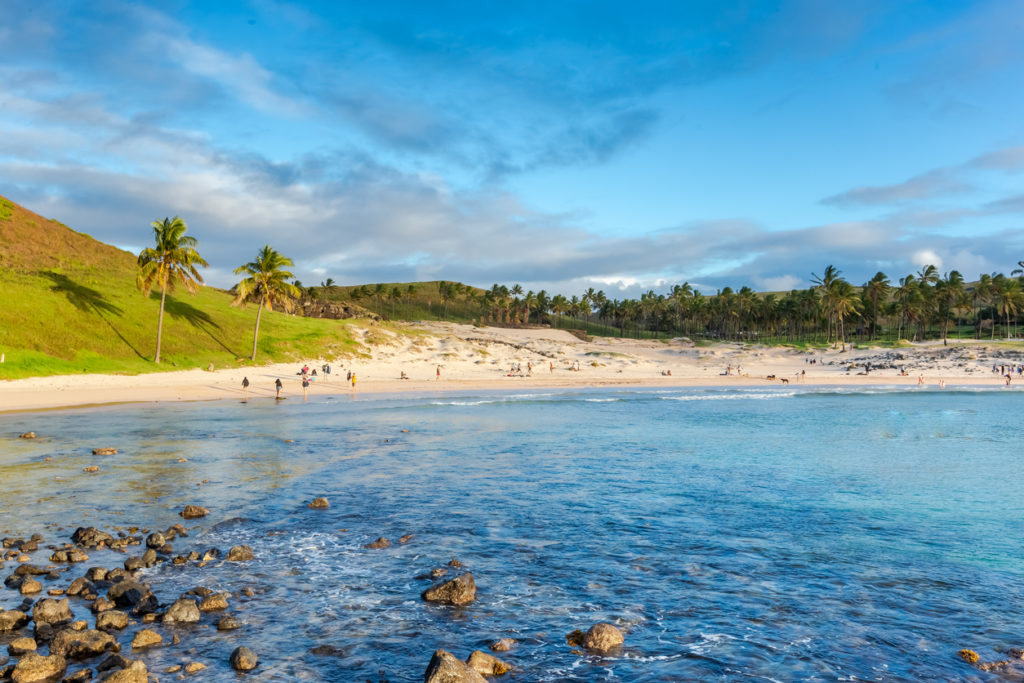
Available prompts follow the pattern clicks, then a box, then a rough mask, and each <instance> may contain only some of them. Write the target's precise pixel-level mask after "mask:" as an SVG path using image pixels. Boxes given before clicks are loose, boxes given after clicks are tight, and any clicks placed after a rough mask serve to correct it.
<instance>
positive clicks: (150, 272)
mask: <svg viewBox="0 0 1024 683" xmlns="http://www.w3.org/2000/svg"><path fill="white" fill-rule="evenodd" d="M152 228H153V232H154V237H155V242H156V245H155V246H154V247H149V248H146V249H143V250H142V251H141V252H140V253H139V256H138V266H139V270H138V275H137V279H136V285H137V286H138V288H139V289H140V290H141V291H142V292H143V294H145V295H147V296H148V295H149V294H150V292H151V291H153V290H159V291H160V313H159V319H158V323H157V340H156V354H155V357H154V360H155V361H156V362H158V363H159V362H160V345H161V341H162V335H163V314H164V301H165V299H166V296H167V293H168V292H173V291H174V289H175V288H176V287H177V286H183V287H185V289H186V290H187V291H189V292H190V293H193V294H194V293H195V292H196V290H197V288H198V286H199V285H201V284H203V278H202V276H201V274H200V273H199V271H198V267H199V266H202V267H206V266H207V265H208V264H207V262H206V261H205V260H203V258H202V257H201V256H200V255H199V252H198V251H197V249H196V247H197V246H198V243H197V241H196V239H195V238H194V237H192V236H191V235H186V234H185V233H186V231H187V230H188V227H187V226H186V224H185V221H183V220H182V219H181V218H180V217H178V216H175V217H174V218H165V219H163V220H162V221H154V222H153V223H152ZM292 265H293V263H292V260H291V259H289V258H287V257H286V256H283V255H282V254H280V253H279V252H277V251H276V250H275V249H273V248H272V247H270V246H269V245H265V246H264V247H263V248H262V249H260V250H259V252H258V253H257V255H256V259H255V260H253V261H250V262H249V263H246V264H244V265H241V266H239V267H238V268H236V269H235V270H234V272H235V274H236V275H245V277H244V278H242V279H241V280H240V281H239V282H238V283H237V284H235V285H234V287H233V288H232V291H233V292H234V294H235V298H234V300H233V301H232V305H235V306H244V305H245V304H247V303H255V304H257V306H258V308H257V313H256V324H255V328H254V330H253V345H252V360H255V359H256V345H257V342H258V339H259V327H260V319H261V316H262V312H263V309H264V308H266V309H267V310H273V309H274V308H275V307H276V308H281V309H283V310H286V311H289V310H291V309H292V307H293V306H294V304H295V303H296V301H298V300H299V299H300V298H302V297H303V296H308V297H311V298H315V297H316V296H317V294H318V291H317V289H316V288H315V287H308V288H304V287H303V286H302V283H301V282H299V281H298V280H296V279H295V278H294V276H293V275H292V273H291V272H290V271H288V270H286V268H287V267H289V266H292ZM1017 266H1018V268H1017V269H1015V270H1013V271H1012V272H1011V273H1010V275H1004V274H1003V273H990V274H987V273H983V274H981V276H980V277H979V278H978V280H977V281H975V282H973V283H967V282H966V281H965V279H964V277H963V275H961V274H960V273H959V272H958V271H955V270H953V271H950V272H948V273H945V274H942V273H940V272H939V270H938V269H937V268H936V267H935V266H933V265H929V266H925V267H924V268H922V269H921V270H919V271H918V272H916V273H909V274H907V275H906V276H904V277H901V278H899V279H898V280H897V281H896V282H893V281H891V280H890V278H889V277H888V276H887V275H886V274H885V273H882V272H879V273H876V274H875V276H874V277H872V278H871V279H870V280H869V281H867V282H865V283H863V284H862V285H860V286H855V285H853V284H852V283H850V282H849V281H848V280H846V279H845V278H843V277H842V273H841V272H840V271H839V270H837V269H836V268H835V267H834V266H832V265H829V266H827V267H826V268H825V269H824V270H823V271H822V272H821V275H817V274H813V273H812V275H811V286H809V287H807V288H805V289H793V290H791V291H790V292H788V293H785V294H781V295H779V294H775V293H758V292H755V291H754V290H752V289H751V288H750V287H741V288H740V289H738V290H734V289H732V288H731V287H724V288H722V289H721V290H719V291H717V292H716V293H715V294H713V295H705V294H703V293H701V292H700V291H697V290H696V289H694V288H693V287H692V286H691V285H690V284H689V283H687V282H684V283H682V284H679V285H674V286H672V287H671V289H670V290H669V291H668V292H666V293H663V294H656V293H655V292H654V291H653V290H651V291H648V292H645V293H643V294H641V295H640V297H639V298H636V299H631V298H625V299H609V298H608V297H607V296H606V295H605V293H604V292H603V291H601V290H595V289H594V288H589V289H587V290H586V291H585V292H583V293H582V294H580V295H572V296H569V297H566V296H565V295H563V294H554V295H550V294H548V293H547V292H546V291H545V290H541V291H539V292H534V291H532V290H530V291H524V290H523V287H522V286H521V285H518V284H514V285H512V286H511V287H509V286H506V285H499V284H494V285H493V286H492V287H491V288H490V289H489V290H480V289H477V288H475V287H470V286H468V285H463V284H461V283H458V282H447V281H441V282H439V283H438V295H439V298H440V302H439V304H440V308H441V316H442V317H444V318H445V319H447V318H448V314H449V306H450V305H451V304H453V303H459V304H460V306H461V308H462V309H463V310H468V311H470V312H472V313H473V314H474V317H473V322H477V321H479V322H481V323H489V324H495V325H508V326H525V325H530V324H545V323H547V324H553V325H555V326H558V327H570V328H577V329H583V330H585V331H586V332H588V333H595V334H616V335H618V336H627V335H629V336H636V337H647V336H663V335H682V336H689V337H696V338H707V339H720V340H739V341H753V340H758V341H764V342H788V343H822V342H824V343H833V342H834V343H843V344H845V343H846V342H847V341H848V340H852V339H857V340H860V341H873V340H877V339H885V340H889V341H898V340H902V339H911V340H913V341H922V340H925V339H929V338H936V339H942V340H944V341H945V340H947V339H948V338H949V337H950V336H951V332H952V333H954V334H955V335H956V336H957V337H958V338H959V337H961V336H962V335H963V333H964V331H965V328H966V331H967V333H968V334H969V335H970V336H973V337H975V338H981V337H982V336H983V335H984V334H985V332H987V333H988V336H989V338H990V339H994V338H995V335H996V330H997V328H998V327H1000V326H1001V327H1002V331H1001V332H1002V334H1001V336H1005V337H1016V336H1018V327H1019V325H1020V316H1021V314H1022V313H1024V261H1019V262H1018V263H1017ZM335 286H336V285H335V283H334V280H332V279H331V278H328V279H326V280H325V281H324V282H322V283H321V285H320V291H321V292H322V291H327V292H330V291H331V290H332V289H333V288H334V287H335ZM416 293H417V286H416V285H412V284H410V285H406V286H404V287H400V286H398V285H393V286H391V287H390V288H389V287H388V286H387V285H384V284H378V285H375V286H368V285H363V286H360V287H355V288H353V289H351V290H350V291H349V292H348V293H347V297H348V298H349V299H351V300H353V301H356V302H358V303H360V304H362V305H364V306H366V307H367V308H370V309H371V310H375V312H377V313H379V314H381V315H387V304H388V303H390V305H391V313H392V317H394V311H395V305H396V303H397V302H400V301H403V300H407V299H410V298H412V297H413V296H415V295H416Z"/></svg>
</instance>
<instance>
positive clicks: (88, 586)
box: [67, 576, 96, 595]
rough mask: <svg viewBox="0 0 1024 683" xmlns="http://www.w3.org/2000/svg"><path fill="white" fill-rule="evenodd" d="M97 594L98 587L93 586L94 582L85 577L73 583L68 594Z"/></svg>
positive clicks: (80, 577)
mask: <svg viewBox="0 0 1024 683" xmlns="http://www.w3.org/2000/svg"><path fill="white" fill-rule="evenodd" d="M95 592H96V587H95V586H94V585H92V581H90V580H89V579H87V578H85V577H84V576H79V577H78V578H77V579H75V580H74V581H72V582H71V585H70V586H68V590H67V594H68V595H80V594H82V593H95Z"/></svg>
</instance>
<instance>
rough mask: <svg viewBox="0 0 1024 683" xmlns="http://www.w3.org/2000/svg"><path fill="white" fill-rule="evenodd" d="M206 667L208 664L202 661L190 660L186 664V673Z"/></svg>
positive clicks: (192, 672)
mask: <svg viewBox="0 0 1024 683" xmlns="http://www.w3.org/2000/svg"><path fill="white" fill-rule="evenodd" d="M205 668H206V665H205V664H203V663H202V662H189V663H188V664H186V665H185V673H187V674H194V673H196V672H197V671H202V670H203V669H205Z"/></svg>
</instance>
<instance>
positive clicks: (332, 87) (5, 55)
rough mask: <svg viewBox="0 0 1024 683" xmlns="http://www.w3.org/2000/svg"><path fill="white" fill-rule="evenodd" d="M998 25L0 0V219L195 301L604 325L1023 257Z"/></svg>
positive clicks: (999, 19)
mask: <svg viewBox="0 0 1024 683" xmlns="http://www.w3.org/2000/svg"><path fill="white" fill-rule="evenodd" d="M1022 35H1024V3H1021V2H1019V1H1017V0H1005V1H1002V2H941V1H934V2H923V1H919V2H897V1H895V0H880V1H878V2H872V1H859V0H844V1H843V2H830V1H828V0H809V1H803V0H796V1H793V2H758V1H749V2H724V1H722V2H718V1H713V2H679V1H673V2H644V1H641V2H622V1H621V0H620V1H619V2H601V1H598V0H592V1H588V2H571V1H567V0H563V1H562V2H550V0H549V1H548V2H530V1H528V0H524V1H522V2H515V3H508V2H486V1H484V0H474V1H473V2H454V1H445V0H436V1H434V2H429V3H425V2H387V1H380V0H378V1H375V2H372V3H369V2H365V1H363V2H346V1H332V2H305V3H297V2H296V3H289V2H283V1H280V0H237V1H233V2H212V1H209V0H207V1H204V2H184V1H179V0H162V1H161V2H159V3H156V2H154V3H147V2H130V3H128V2H115V1H108V0H91V1H90V2H76V1H74V0H2V2H0V195H4V196H7V197H8V198H10V199H12V200H14V201H16V202H18V203H20V204H22V205H24V206H26V207H27V208H29V209H31V210H33V211H36V212H37V213H40V214H42V215H44V216H46V217H49V218H56V219H58V220H60V221H62V222H64V223H66V224H68V225H70V226H71V227H73V228H75V229H77V230H80V231H83V232H87V233H89V234H91V235H93V236H94V237H96V238H97V239H100V240H102V241H104V242H108V243H111V244H116V245H118V246H120V247H122V248H125V249H129V250H131V251H134V252H138V250H139V249H141V248H142V247H145V246H149V244H150V242H151V241H152V237H153V236H152V229H151V228H150V223H152V222H153V221H154V220H159V219H162V218H163V217H165V216H175V215H179V216H181V217H182V218H183V219H185V221H186V223H187V224H188V226H189V234H191V235H193V236H195V237H196V238H197V239H198V240H199V251H200V253H201V254H202V255H203V256H204V257H205V258H206V259H207V260H208V261H209V262H210V268H209V269H208V270H206V271H205V276H206V280H207V282H208V283H209V284H212V285H215V286H219V287H230V286H231V285H232V284H233V283H234V282H235V281H236V280H237V277H236V276H235V275H233V274H232V271H233V269H234V268H235V267H237V266H239V265H241V264H243V263H245V262H248V261H251V260H252V259H253V258H254V257H255V256H256V252H257V251H258V249H259V248H260V247H262V246H263V245H264V244H269V245H271V246H273V247H274V248H275V249H277V250H278V251H280V252H281V253H282V254H284V255H286V256H288V257H290V258H291V259H292V260H293V261H294V263H295V266H294V268H293V271H294V273H295V275H296V276H297V277H298V278H299V279H301V280H302V282H303V283H304V284H306V285H310V284H319V283H320V282H322V281H324V280H326V279H327V278H331V279H333V280H334V281H335V282H336V283H338V284H362V283H375V282H407V281H416V280H435V279H444V280H457V281H461V282H466V283H469V284H473V285H477V286H481V287H489V286H490V285H491V284H493V283H501V284H506V285H510V286H511V285H512V284H515V283H518V284H521V285H522V286H523V287H524V289H533V290H540V289H546V290H547V291H548V292H549V293H563V294H566V295H571V294H578V293H580V292H582V291H584V290H585V289H587V288H589V287H594V288H595V289H601V290H603V291H604V292H605V293H606V295H607V296H608V297H609V298H624V297H627V296H632V297H635V296H638V295H639V293H641V292H644V291H648V290H654V291H655V292H659V293H660V292H665V291H667V290H668V289H669V288H670V287H671V286H672V285H673V284H679V283H682V282H689V283H690V284H691V285H694V286H695V287H696V288H697V289H699V290H701V291H704V292H705V293H707V294H713V293H714V292H715V291H716V290H717V289H719V288H721V287H724V286H727V285H728V286H732V287H733V288H738V287H741V286H744V285H747V286H750V287H753V288H755V289H758V290H788V289H791V288H794V287H807V286H808V285H809V283H810V279H811V277H812V273H821V272H822V270H823V269H824V268H825V267H826V266H827V265H829V264H832V265H835V266H836V267H837V268H838V269H839V270H840V271H841V272H842V273H843V275H844V276H845V277H846V278H847V279H849V280H850V281H851V282H853V283H854V284H861V283H863V282H865V281H867V280H868V279H870V278H871V277H872V276H873V275H874V274H875V273H876V272H877V271H882V272H885V273H886V274H887V275H889V277H890V278H891V279H892V280H893V281H895V280H896V279H898V278H900V277H903V276H905V275H906V274H908V273H912V272H915V271H918V270H920V269H921V268H922V267H923V266H925V265H928V264H932V265H935V266H936V267H937V268H938V269H939V270H940V272H943V273H945V272H948V271H951V270H954V269H955V270H959V271H961V273H963V275H964V276H965V277H966V278H967V279H968V280H973V279H975V278H976V277H977V276H978V275H979V274H980V273H983V272H985V273H987V272H993V271H999V272H1007V273H1008V272H1009V271H1010V270H1012V269H1013V268H1015V267H1016V264H1017V262H1018V261H1019V260H1021V259H1024V229H1022V228H1024V40H1021V39H1020V36H1022Z"/></svg>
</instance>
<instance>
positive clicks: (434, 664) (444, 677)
mask: <svg viewBox="0 0 1024 683" xmlns="http://www.w3.org/2000/svg"><path fill="white" fill-rule="evenodd" d="M423 683H487V679H486V678H484V677H483V676H481V675H480V674H478V673H477V672H476V671H474V670H473V669H472V668H471V667H470V666H469V665H468V664H466V663H465V662H460V661H459V660H458V658H457V657H456V656H455V655H453V654H452V653H451V652H447V651H445V650H437V651H436V652H434V656H433V657H431V658H430V664H428V665H427V670H426V672H425V673H424V674H423Z"/></svg>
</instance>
